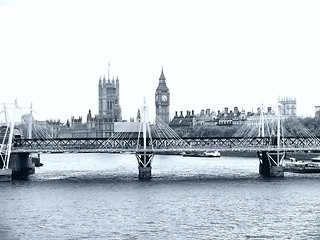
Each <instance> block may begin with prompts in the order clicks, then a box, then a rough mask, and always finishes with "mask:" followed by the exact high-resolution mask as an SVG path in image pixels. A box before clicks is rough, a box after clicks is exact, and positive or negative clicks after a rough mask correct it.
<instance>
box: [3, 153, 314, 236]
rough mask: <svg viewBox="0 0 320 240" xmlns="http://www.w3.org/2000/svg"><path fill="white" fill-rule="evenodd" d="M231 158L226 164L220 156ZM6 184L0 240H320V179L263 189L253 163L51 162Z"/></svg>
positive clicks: (49, 157) (104, 158) (161, 159)
mask: <svg viewBox="0 0 320 240" xmlns="http://www.w3.org/2000/svg"><path fill="white" fill-rule="evenodd" d="M222 155H223V154H222ZM41 160H42V162H43V163H44V166H43V167H41V168H37V169H36V174H34V175H32V176H30V177H29V179H28V180H24V181H12V182H10V183H0V202H1V214H0V222H1V223H0V239H320V220H319V219H320V189H319V183H320V174H309V175H306V174H305V175H303V174H289V173H286V174H285V178H283V179H263V178H261V177H260V176H259V174H258V160H257V159H255V158H237V157H223V156H222V157H221V158H219V159H218V158H215V159H212V158H211V159H210V158H190V157H188V158H185V157H182V156H160V155H159V156H155V159H154V162H153V168H152V175H153V178H152V180H150V181H140V180H138V178H137V177H138V167H137V166H138V165H137V162H136V159H135V156H134V155H130V154H100V153H95V154H94V153H93V154H89V153H88V154H43V155H41Z"/></svg>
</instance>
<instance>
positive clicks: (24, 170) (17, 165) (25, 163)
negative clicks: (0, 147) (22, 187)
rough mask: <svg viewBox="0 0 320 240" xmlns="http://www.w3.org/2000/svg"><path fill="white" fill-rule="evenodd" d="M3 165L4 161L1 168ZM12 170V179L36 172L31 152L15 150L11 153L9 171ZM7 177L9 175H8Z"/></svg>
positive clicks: (0, 165) (0, 162) (0, 164)
mask: <svg viewBox="0 0 320 240" xmlns="http://www.w3.org/2000/svg"><path fill="white" fill-rule="evenodd" d="M2 167H3V162H2V161H0V169H2ZM10 170H11V172H12V176H11V177H12V179H20V178H22V177H26V176H28V175H29V174H34V173H35V166H34V163H32V160H31V157H30V153H28V152H19V153H17V152H13V153H11V155H10V161H9V169H8V171H7V172H9V171H10ZM7 179H9V178H8V176H7Z"/></svg>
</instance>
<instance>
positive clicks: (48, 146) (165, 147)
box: [12, 137, 320, 154]
mask: <svg viewBox="0 0 320 240" xmlns="http://www.w3.org/2000/svg"><path fill="white" fill-rule="evenodd" d="M147 141H148V143H147V149H149V150H153V151H154V152H155V153H166V152H170V153H177V154H179V153H183V152H185V151H198V152H201V151H211V150H218V151H230V150H232V151H259V150H269V151H274V150H277V149H278V146H277V144H276V140H275V139H273V140H272V138H270V137H201V138H199V137H198V138H191V137H188V138H180V139H174V138H172V139H162V138H152V139H147ZM272 141H273V144H272ZM138 145H139V141H138V139H130V138H122V139H112V138H51V139H42V138H41V139H36V138H35V139H21V138H15V139H14V140H13V150H12V152H33V153H38V152H126V151H127V152H131V151H136V150H137V146H138ZM281 146H282V149H284V150H286V151H316V150H320V141H319V140H318V139H317V138H311V137H283V138H281Z"/></svg>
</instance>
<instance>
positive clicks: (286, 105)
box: [279, 97, 297, 117]
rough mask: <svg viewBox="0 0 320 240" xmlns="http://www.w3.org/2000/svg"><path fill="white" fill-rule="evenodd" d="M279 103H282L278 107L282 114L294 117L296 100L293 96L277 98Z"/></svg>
mask: <svg viewBox="0 0 320 240" xmlns="http://www.w3.org/2000/svg"><path fill="white" fill-rule="evenodd" d="M279 103H281V104H282V107H281V108H280V114H281V115H282V116H288V117H296V116H297V101H296V99H295V98H288V97H286V98H282V99H279Z"/></svg>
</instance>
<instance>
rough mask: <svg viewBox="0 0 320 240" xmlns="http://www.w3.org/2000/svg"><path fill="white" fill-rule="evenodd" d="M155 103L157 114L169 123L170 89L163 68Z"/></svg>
mask: <svg viewBox="0 0 320 240" xmlns="http://www.w3.org/2000/svg"><path fill="white" fill-rule="evenodd" d="M155 103H156V114H157V116H158V117H160V118H161V119H162V120H163V121H164V122H165V123H167V124H169V122H170V112H169V107H170V91H169V89H168V87H167V84H166V78H165V76H164V74H163V68H162V71H161V75H160V78H159V85H158V87H157V90H156V94H155Z"/></svg>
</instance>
